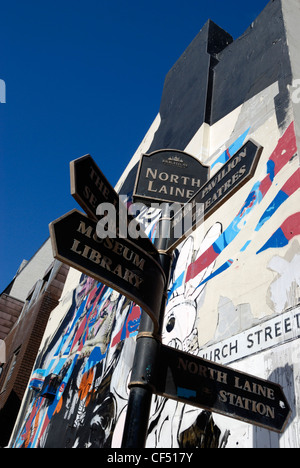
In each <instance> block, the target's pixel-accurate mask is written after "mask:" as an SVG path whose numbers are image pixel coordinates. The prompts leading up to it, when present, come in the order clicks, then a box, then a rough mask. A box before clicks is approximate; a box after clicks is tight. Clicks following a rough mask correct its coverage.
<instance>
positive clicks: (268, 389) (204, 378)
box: [156, 346, 291, 432]
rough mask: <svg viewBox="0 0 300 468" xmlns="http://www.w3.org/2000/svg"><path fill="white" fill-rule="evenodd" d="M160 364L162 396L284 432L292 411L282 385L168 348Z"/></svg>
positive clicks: (158, 379)
mask: <svg viewBox="0 0 300 468" xmlns="http://www.w3.org/2000/svg"><path fill="white" fill-rule="evenodd" d="M159 363H160V364H159V369H158V376H157V389H156V393H157V394H158V395H161V396H164V397H168V398H171V399H174V400H176V401H181V402H183V403H187V404H189V405H192V406H196V407H199V408H202V409H205V410H207V411H212V412H216V413H219V414H222V415H224V416H228V417H231V418H235V419H239V420H242V421H244V422H247V423H250V424H254V425H257V426H261V427H264V428H266V429H269V430H271V431H275V432H283V431H284V429H285V427H286V425H287V423H288V419H289V417H290V414H291V410H290V407H289V404H288V402H287V400H286V398H285V395H284V393H283V390H282V388H281V387H280V385H277V384H275V383H273V382H270V381H266V380H262V379H259V378H257V377H254V376H252V375H248V374H244V373H242V372H240V371H237V370H234V369H231V368H230V367H225V366H220V365H218V364H215V363H213V362H210V361H207V360H205V359H202V358H199V357H197V356H193V355H191V354H187V353H184V352H182V351H179V350H177V349H173V348H170V347H167V346H162V347H161V351H160V356H159Z"/></svg>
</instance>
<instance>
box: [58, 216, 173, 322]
mask: <svg viewBox="0 0 300 468" xmlns="http://www.w3.org/2000/svg"><path fill="white" fill-rule="evenodd" d="M96 225H97V223H96V222H95V221H93V220H91V219H89V218H88V217H87V216H85V215H83V214H82V213H80V212H79V211H77V210H73V211H71V212H69V213H67V214H66V215H64V216H62V217H61V218H59V219H57V220H56V221H53V222H52V223H51V224H50V226H49V229H50V236H51V241H52V249H53V255H54V258H56V259H57V260H60V261H61V262H63V263H66V264H67V265H70V266H71V267H74V268H76V269H77V270H79V271H81V272H82V273H85V274H86V275H88V276H91V277H92V278H94V279H96V280H97V281H100V282H102V283H103V284H106V285H107V286H109V287H111V288H112V289H115V290H116V291H118V292H119V293H121V294H123V295H124V296H126V297H127V298H128V299H130V300H132V301H134V302H135V303H136V304H138V305H139V306H141V307H142V309H143V310H144V311H145V312H146V313H147V314H148V315H149V316H150V317H151V319H152V320H153V322H154V326H155V330H156V331H157V329H158V317H159V313H160V307H161V298H162V295H163V292H164V286H165V282H166V278H165V275H164V272H163V270H162V268H161V266H160V264H159V263H158V262H157V261H156V260H155V259H154V258H153V257H151V256H150V255H148V253H146V252H145V251H144V250H142V249H141V248H140V247H139V246H137V245H136V244H134V243H133V242H131V241H130V240H128V239H119V238H111V237H106V238H105V239H101V238H99V237H98V236H97V231H96Z"/></svg>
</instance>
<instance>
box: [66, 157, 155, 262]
mask: <svg viewBox="0 0 300 468" xmlns="http://www.w3.org/2000/svg"><path fill="white" fill-rule="evenodd" d="M70 179H71V195H72V196H73V198H74V199H75V200H76V201H77V202H78V204H79V205H80V206H81V208H82V209H83V210H84V211H85V212H86V214H87V215H88V216H89V217H90V218H92V219H94V220H95V221H99V216H98V215H97V208H98V206H99V205H101V204H104V203H108V204H110V205H112V207H113V208H114V209H115V214H116V217H115V221H116V226H115V231H116V235H117V237H120V235H119V234H120V233H119V231H120V230H121V229H122V228H123V231H125V232H123V234H122V233H121V237H124V238H125V237H129V238H130V232H129V231H128V229H127V228H128V226H129V225H131V229H132V231H133V232H135V233H137V232H138V233H139V236H138V237H135V238H134V243H135V244H137V245H138V246H139V247H140V248H142V249H143V250H145V251H146V252H147V253H148V254H149V255H152V256H153V257H154V258H156V259H157V258H158V253H157V250H156V248H155V247H154V245H153V244H152V242H151V240H150V239H149V238H148V237H147V235H146V234H145V233H144V232H143V231H142V229H141V227H140V226H139V223H138V222H137V221H136V220H135V219H134V218H133V216H131V215H129V214H128V210H127V207H126V206H125V204H124V203H123V202H122V200H120V198H119V194H118V193H117V192H116V191H115V189H114V188H113V187H112V186H111V185H110V183H109V182H108V180H107V179H106V177H105V176H104V174H103V173H102V172H101V170H100V169H99V167H98V166H97V164H96V163H95V161H94V160H93V158H92V157H91V156H90V155H89V154H87V155H86V156H82V157H81V158H78V159H75V160H74V161H71V162H70Z"/></svg>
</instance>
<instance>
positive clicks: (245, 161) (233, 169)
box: [160, 139, 263, 253]
mask: <svg viewBox="0 0 300 468" xmlns="http://www.w3.org/2000/svg"><path fill="white" fill-rule="evenodd" d="M262 150H263V148H262V146H260V145H258V144H256V143H255V142H254V141H253V140H251V139H250V140H248V141H247V143H245V145H244V146H243V147H242V148H241V149H240V150H239V151H238V152H237V153H236V154H235V155H234V156H232V157H231V158H230V159H229V161H227V163H226V164H224V165H223V166H222V168H221V169H220V170H219V171H218V172H217V173H216V174H215V175H214V176H213V177H211V178H210V179H209V180H208V181H207V182H206V183H205V184H204V185H203V186H202V187H201V188H200V190H198V192H197V193H196V194H195V195H194V196H193V197H192V198H191V199H190V200H189V202H188V204H187V205H185V206H183V207H182V208H181V210H179V211H178V212H177V213H176V214H175V215H174V217H173V218H172V219H171V220H170V229H169V231H170V235H169V238H168V239H167V242H166V244H167V245H166V247H165V251H166V252H167V253H171V252H172V251H173V250H174V249H175V248H176V247H177V245H178V244H180V243H181V242H182V240H183V239H184V238H185V237H187V236H189V235H190V234H191V233H192V232H193V231H194V230H195V229H196V228H197V227H198V226H199V225H200V224H201V223H202V222H203V221H204V220H205V219H207V218H208V217H209V216H211V215H212V213H214V211H216V209H217V208H219V207H220V205H221V204H223V203H224V202H225V201H226V200H228V198H229V197H231V196H232V195H233V194H234V193H235V192H236V191H237V190H239V189H240V188H241V187H242V186H243V185H244V184H245V183H246V182H248V181H249V180H250V179H251V178H252V177H253V176H254V173H255V170H256V167H257V164H258V161H259V158H260V155H261V153H262ZM201 205H202V210H201V212H200V213H201V215H200V216H199V215H198V212H199V206H201ZM185 216H189V217H190V219H191V220H192V222H191V223H187V224H189V229H188V230H186V231H185V230H184V217H185ZM162 222H163V220H160V223H162ZM178 232H183V235H182V236H181V237H178V236H177V235H176V233H178Z"/></svg>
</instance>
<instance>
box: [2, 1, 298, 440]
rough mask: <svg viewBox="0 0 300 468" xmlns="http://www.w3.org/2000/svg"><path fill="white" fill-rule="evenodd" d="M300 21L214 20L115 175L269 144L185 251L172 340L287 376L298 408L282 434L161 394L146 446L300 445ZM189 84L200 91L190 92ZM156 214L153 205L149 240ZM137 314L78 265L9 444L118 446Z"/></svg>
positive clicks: (208, 161) (273, 7)
mask: <svg viewBox="0 0 300 468" xmlns="http://www.w3.org/2000/svg"><path fill="white" fill-rule="evenodd" d="M295 18H297V20H298V23H297V22H296V20H295ZM299 20H300V6H299V5H298V2H296V1H294V0H283V1H280V0H275V1H272V2H270V3H269V4H268V6H267V7H266V9H265V10H264V11H263V12H262V14H261V15H260V16H259V18H258V19H257V20H256V21H255V22H254V23H253V24H252V25H251V27H250V28H249V29H248V30H247V31H246V32H245V34H244V35H243V36H242V37H241V38H239V39H237V40H236V41H234V42H232V40H231V39H230V36H229V35H228V34H227V33H225V32H222V31H221V30H220V28H219V27H217V26H216V25H213V23H211V22H208V23H207V24H206V25H205V26H204V28H203V29H202V30H201V32H200V33H199V35H198V36H197V38H195V40H194V41H193V43H192V44H191V46H190V47H189V48H188V49H187V50H186V52H185V53H184V54H183V56H182V57H181V58H180V59H179V60H178V62H177V63H176V64H175V65H174V67H173V68H172V70H171V71H170V72H169V74H168V76H167V78H166V83H165V87H164V92H163V97H162V104H161V109H160V111H159V113H158V115H157V118H156V119H155V121H154V122H153V125H152V126H151V127H150V129H149V132H148V133H147V135H146V136H145V139H144V140H143V142H142V143H141V145H140V147H139V148H138V150H137V152H136V154H135V155H134V156H133V158H132V160H131V161H130V163H129V165H128V168H127V169H126V171H125V172H124V175H123V177H122V179H121V180H120V181H119V183H118V186H117V188H118V190H119V191H120V193H122V194H124V195H126V196H127V197H128V200H129V201H130V200H131V194H132V190H133V185H134V181H135V175H136V170H137V164H138V161H139V158H140V155H141V154H142V153H143V152H150V151H154V150H155V149H160V148H167V147H169V148H174V147H176V149H181V150H185V151H187V152H189V153H190V154H192V155H194V156H196V157H198V158H199V159H200V160H201V162H202V163H203V164H205V165H209V166H210V171H211V176H213V174H214V173H216V171H217V170H218V169H219V168H220V167H222V165H223V164H224V163H225V162H226V161H227V160H228V159H229V158H230V157H232V156H233V155H234V154H235V152H236V151H237V150H238V149H239V148H241V147H242V145H243V144H244V142H246V141H247V140H248V139H249V138H252V139H253V140H255V141H256V142H257V143H258V144H259V145H261V146H262V147H263V152H262V155H261V157H260V160H259V164H258V167H257V169H256V171H255V174H254V177H253V178H252V179H251V180H250V181H249V182H248V183H247V184H245V185H244V186H243V187H242V188H241V189H240V190H239V191H238V192H236V193H235V194H234V195H233V196H232V197H231V198H230V199H229V200H227V201H226V202H225V203H224V204H223V205H222V206H221V207H220V208H219V209H218V210H217V211H216V212H215V213H214V214H213V215H212V216H210V218H209V219H207V220H206V221H205V223H204V224H203V225H202V226H200V227H199V229H198V230H197V231H196V232H195V233H194V234H193V235H192V236H190V237H189V238H187V239H185V240H184V242H183V243H182V244H181V245H180V246H179V247H178V249H177V250H176V252H175V254H174V262H173V269H172V276H171V281H170V285H169V301H168V305H167V309H166V314H165V321H164V328H163V343H164V344H166V345H169V346H176V347H177V348H179V349H182V350H184V351H186V352H189V353H192V354H196V355H199V356H204V357H206V358H208V359H211V360H214V361H216V362H219V363H222V364H226V365H229V366H232V367H234V368H237V369H239V370H241V371H243V372H247V373H250V374H251V373H252V374H255V375H257V376H258V377H261V378H265V379H269V380H272V381H274V382H276V383H279V384H281V385H282V386H283V389H284V391H285V394H286V396H287V399H288V401H289V404H290V406H291V408H292V416H291V418H290V420H289V424H288V426H287V428H286V430H285V433H284V434H283V435H277V434H273V433H271V432H269V431H267V430H265V429H259V428H256V427H254V426H251V425H249V424H245V423H242V422H238V421H236V420H234V419H229V418H227V417H224V416H219V415H216V414H210V413H207V412H205V411H202V410H199V409H194V408H192V407H191V406H188V405H184V404H182V403H177V402H174V401H171V400H166V399H165V398H162V397H157V396H156V397H153V402H152V408H151V417H150V423H149V434H148V438H147V447H164V448H169V447H181V448H192V447H197V446H201V447H212V446H213V447H225V446H226V447H260V446H264V447H273V446H274V447H297V446H299V414H298V413H299V405H298V403H299V336H300V333H299V331H300V315H299V313H300V311H299V303H300V300H299V297H300V294H299V293H300V290H299V289H300V278H299V271H300V268H299V266H300V248H299V242H300V237H299V236H300V228H299V226H300V213H299V185H300V172H299V156H298V135H299V131H298V128H299V123H300V121H299V109H298V107H297V103H296V102H295V94H294V93H295V89H294V88H293V84H294V80H295V79H296V78H297V75H296V73H297V70H299V59H298V57H297V54H296V37H298V36H297V35H296V36H295V34H296V33H295V31H296V29H297V28H296V24H299ZM297 34H298V33H297ZM214 41H215V42H214ZM214 43H215V44H216V47H213V44H214ZM200 70H201V73H200ZM203 70H205V73H204V71H203ZM198 73H200V79H198V78H197V79H196V77H197V76H198V75H197V74H198ZM183 83H185V86H186V83H189V84H190V86H191V83H192V87H193V89H192V90H189V92H187V93H183V90H184V89H185V88H182V84H183ZM203 92H205V93H206V97H207V99H206V100H205V99H200V98H199V99H198V100H197V106H194V99H195V96H197V95H199V96H200V95H201V93H203ZM187 119H188V120H187ZM184 129H186V130H184ZM191 129H193V130H192V133H191ZM144 215H145V213H141V214H140V218H143V216H144ZM156 221H157V217H156V213H153V222H152V225H150V226H149V227H148V234H149V236H150V237H151V236H152V234H153V230H152V227H153V226H155V223H156ZM140 313H141V311H140V309H139V307H137V306H136V305H135V304H132V303H130V302H129V301H128V300H127V299H125V298H124V297H121V296H120V295H118V294H116V293H115V292H114V291H112V290H111V289H109V288H107V287H105V286H103V285H101V284H99V283H97V282H95V281H94V280H91V279H90V278H88V277H86V276H83V275H80V274H79V273H78V272H76V271H74V270H70V273H69V276H68V279H67V282H66V284H65V288H64V291H63V294H62V299H61V301H60V303H59V305H58V306H57V308H56V309H55V310H54V311H53V313H52V314H51V318H50V322H49V323H48V327H47V329H46V333H45V335H44V339H43V343H42V345H41V348H40V352H39V354H38V358H37V361H36V363H35V372H34V373H33V374H32V381H31V384H30V386H29V389H28V393H27V398H26V401H25V400H24V403H23V407H22V410H21V413H20V417H19V420H18V422H17V425H16V427H15V430H14V433H13V437H12V439H11V446H14V447H119V446H120V443H121V438H122V433H123V425H124V419H125V415H126V407H127V400H128V387H127V385H128V381H129V378H130V371H131V367H132V362H133V356H134V350H135V337H136V334H137V332H138V327H139V321H140ZM52 374H54V375H56V376H59V384H58V385H57V388H56V391H55V392H54V394H53V396H52V398H50V399H49V398H48V397H47V398H45V397H44V396H43V390H42V385H43V379H45V378H46V377H47V376H49V375H52ZM37 375H39V376H40V380H41V383H40V386H38V385H37V383H36V376H37ZM41 376H42V377H41ZM44 386H45V385H44ZM43 388H44V387H43Z"/></svg>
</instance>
